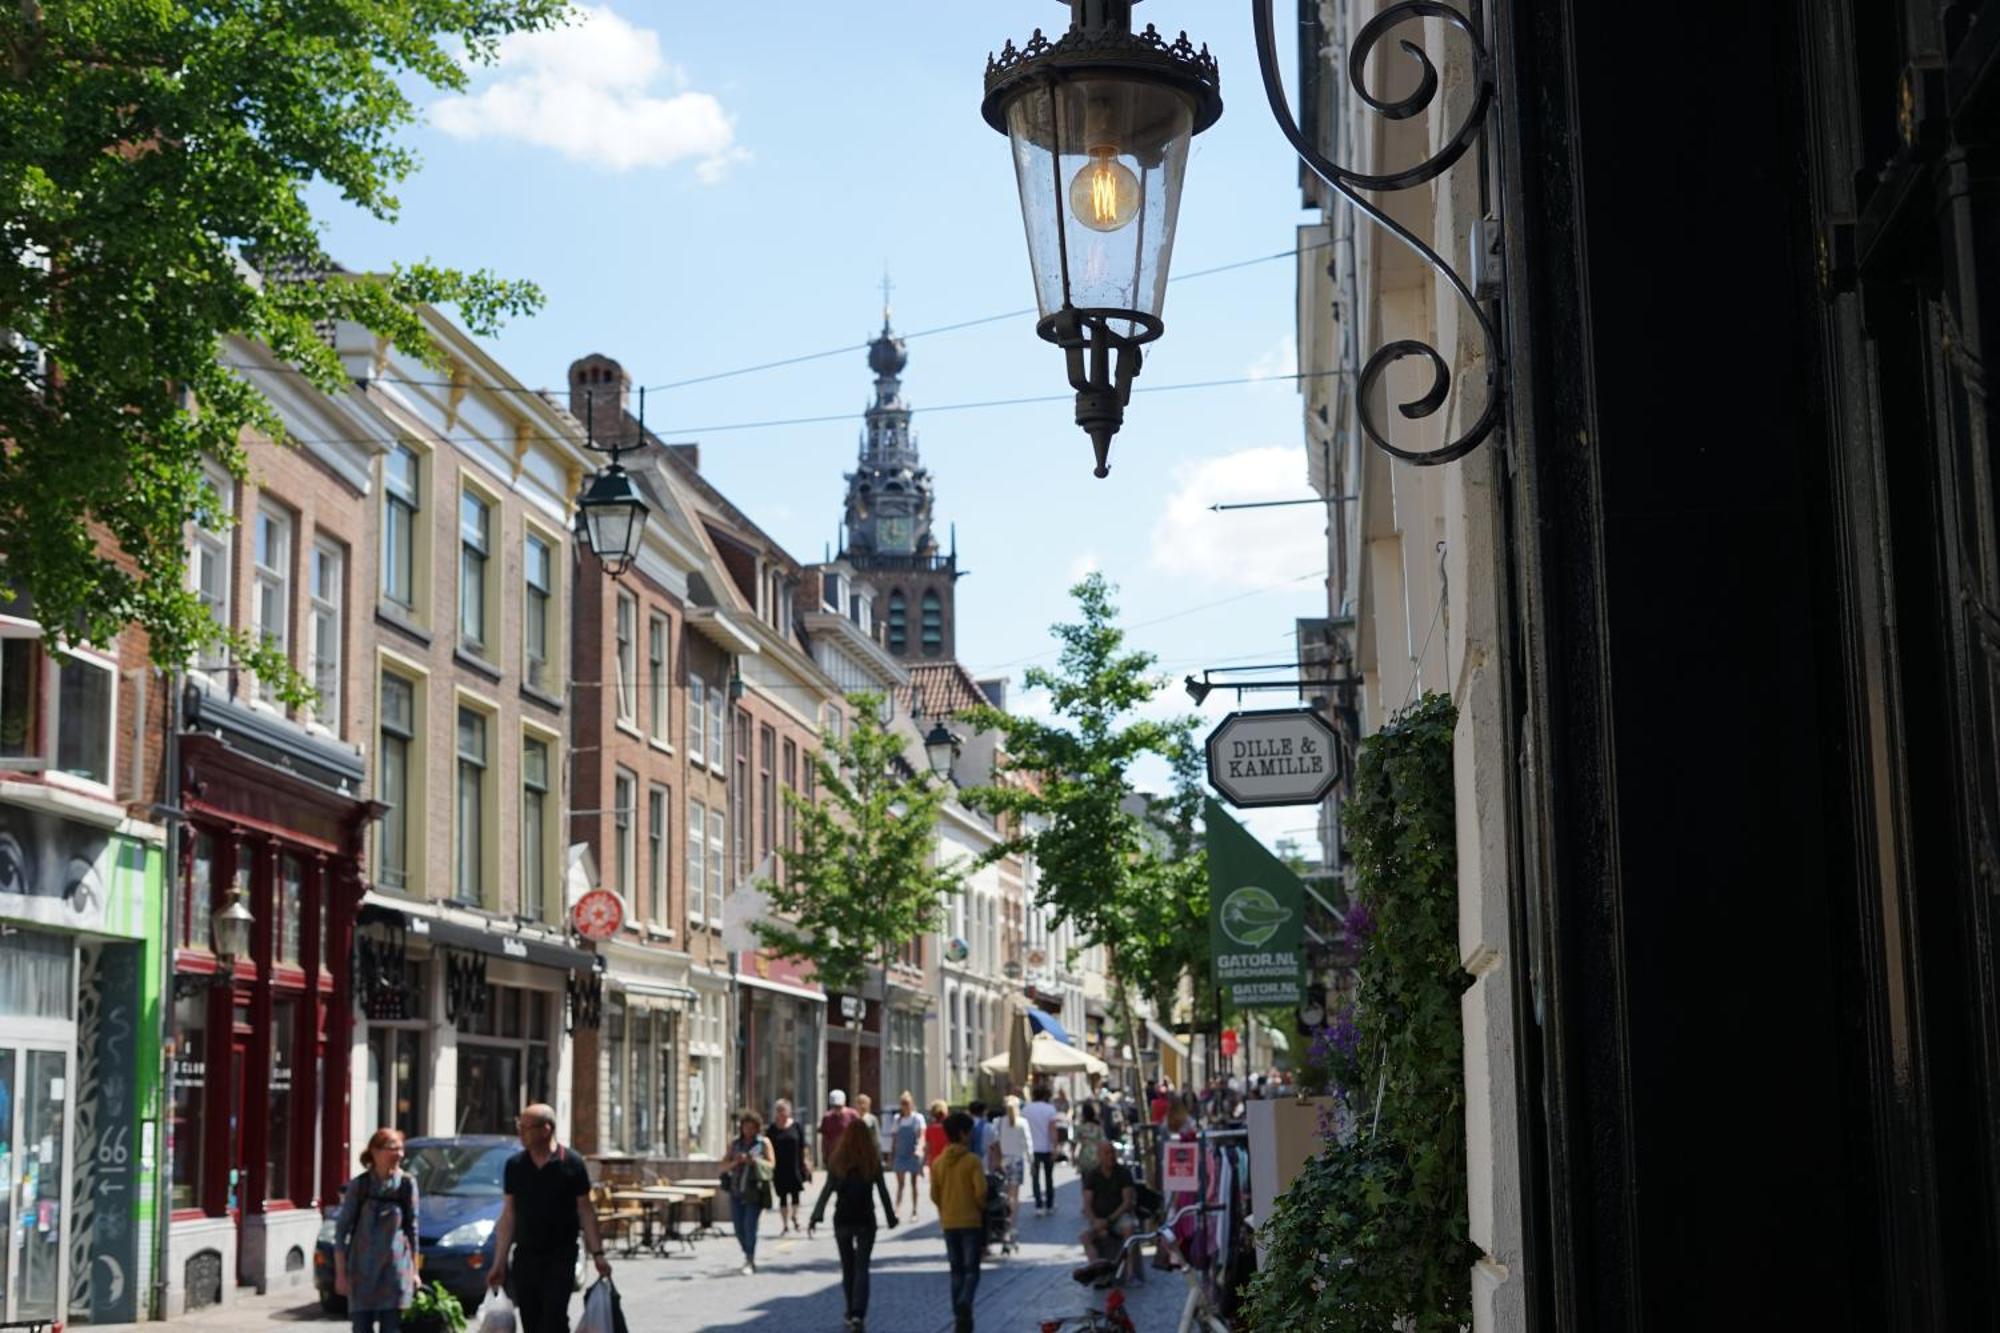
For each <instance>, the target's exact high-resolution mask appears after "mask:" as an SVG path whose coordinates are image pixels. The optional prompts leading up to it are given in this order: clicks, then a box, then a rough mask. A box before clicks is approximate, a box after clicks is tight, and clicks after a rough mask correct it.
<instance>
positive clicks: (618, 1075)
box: [604, 992, 632, 1152]
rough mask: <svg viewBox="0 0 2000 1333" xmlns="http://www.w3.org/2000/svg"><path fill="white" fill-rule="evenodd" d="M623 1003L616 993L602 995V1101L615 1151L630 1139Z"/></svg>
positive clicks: (628, 1145) (624, 1147)
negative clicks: (626, 1128) (627, 1112)
mask: <svg viewBox="0 0 2000 1333" xmlns="http://www.w3.org/2000/svg"><path fill="white" fill-rule="evenodd" d="M627 1053H628V1048H627V1047H626V1044H625V1005H624V1002H623V1001H622V1000H621V999H620V998H619V996H618V995H617V993H616V992H614V993H612V994H610V995H607V996H605V997H604V1057H605V1059H604V1064H605V1068H604V1102H605V1107H606V1110H607V1112H608V1115H609V1117H610V1123H609V1125H607V1126H606V1133H607V1136H608V1141H609V1143H610V1145H611V1148H612V1151H614V1152H626V1151H628V1150H629V1149H630V1148H631V1146H632V1145H631V1142H630V1141H629V1140H628V1139H627V1138H626V1137H625V1060H626V1056H627Z"/></svg>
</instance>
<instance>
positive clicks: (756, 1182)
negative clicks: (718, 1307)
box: [722, 1111, 778, 1277]
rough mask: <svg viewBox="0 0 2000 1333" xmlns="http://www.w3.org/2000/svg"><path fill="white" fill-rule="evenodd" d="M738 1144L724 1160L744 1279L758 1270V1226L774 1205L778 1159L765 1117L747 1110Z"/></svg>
mask: <svg viewBox="0 0 2000 1333" xmlns="http://www.w3.org/2000/svg"><path fill="white" fill-rule="evenodd" d="M737 1125H738V1130H737V1135H736V1141H735V1142H734V1143H732V1144H730V1145H729V1155H728V1156H727V1157H725V1158H723V1160H722V1170H723V1179H724V1180H726V1181H727V1182H728V1183H729V1201H730V1220H731V1222H733V1223H734V1225H735V1227H736V1243H737V1244H738V1245H740V1246H742V1247H743V1270H742V1271H743V1276H745V1277H749V1276H750V1275H751V1274H752V1273H755V1272H756V1271H757V1223H758V1222H759V1220H761V1219H762V1218H763V1216H764V1210H765V1209H766V1208H769V1207H770V1206H771V1177H772V1175H773V1174H774V1173H775V1172H776V1171H777V1169H778V1160H777V1157H776V1155H775V1154H774V1153H773V1152H772V1151H771V1141H770V1140H769V1139H767V1138H765V1137H764V1117H763V1116H760V1115H758V1114H757V1113H756V1112H755V1111H745V1112H744V1113H743V1115H742V1116H741V1118H739V1119H738V1121H737Z"/></svg>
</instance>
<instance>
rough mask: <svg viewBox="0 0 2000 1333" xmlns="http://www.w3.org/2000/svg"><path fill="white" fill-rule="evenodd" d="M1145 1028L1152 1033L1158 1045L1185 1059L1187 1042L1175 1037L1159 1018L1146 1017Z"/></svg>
mask: <svg viewBox="0 0 2000 1333" xmlns="http://www.w3.org/2000/svg"><path fill="white" fill-rule="evenodd" d="M1146 1030H1147V1031H1148V1032H1150V1033H1152V1034H1153V1036H1154V1038H1155V1039H1156V1040H1158V1041H1159V1043H1160V1045H1162V1046H1164V1047H1166V1048H1167V1049H1168V1050H1170V1051H1172V1052H1173V1053H1174V1054H1175V1055H1177V1056H1179V1057H1180V1058H1181V1059H1183V1060H1185V1059H1187V1058H1188V1048H1187V1043H1186V1042H1184V1041H1182V1040H1181V1039H1180V1038H1179V1037H1176V1036H1175V1035H1174V1034H1173V1033H1172V1031H1170V1030H1169V1029H1168V1028H1167V1027H1166V1026H1165V1025H1164V1024H1162V1023H1161V1022H1160V1020H1159V1019H1157V1018H1154V1017H1152V1016H1150V1015H1148V1016H1147V1018H1146Z"/></svg>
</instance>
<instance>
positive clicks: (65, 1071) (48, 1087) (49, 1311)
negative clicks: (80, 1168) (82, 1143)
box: [0, 1046, 70, 1322]
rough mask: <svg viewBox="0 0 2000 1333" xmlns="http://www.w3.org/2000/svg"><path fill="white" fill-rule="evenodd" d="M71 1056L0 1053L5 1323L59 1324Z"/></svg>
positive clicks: (0, 1271)
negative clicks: (43, 1322) (4, 1231)
mask: <svg viewBox="0 0 2000 1333" xmlns="http://www.w3.org/2000/svg"><path fill="white" fill-rule="evenodd" d="M69 1086H70V1073H69V1052H68V1051H67V1050H63V1049H59V1048H57V1049H40V1048H36V1047H32V1046H0V1198H4V1199H5V1200H6V1205H7V1206H6V1219H5V1220H6V1225H7V1232H6V1235H7V1244H6V1249H5V1256H4V1262H0V1321H4V1322H24V1321H34V1320H49V1321H60V1320H61V1319H63V1318H64V1317H65V1316H66V1314H67V1306H68V1301H67V1300H66V1299H65V1297H66V1294H67V1293H66V1292H65V1290H64V1288H65V1286H66V1285H67V1284H66V1282H65V1276H66V1271H65V1270H66V1268H67V1265H66V1264H65V1262H64V1256H65V1254H66V1252H67V1251H68V1248H69V1241H68V1234H67V1223H68V1221H69V1173H68V1171H67V1170H66V1169H65V1163H66V1162H67V1161H68V1159H69V1125H68V1117H67V1116H65V1115H64V1111H65V1110H66V1109H67V1102H68V1097H69Z"/></svg>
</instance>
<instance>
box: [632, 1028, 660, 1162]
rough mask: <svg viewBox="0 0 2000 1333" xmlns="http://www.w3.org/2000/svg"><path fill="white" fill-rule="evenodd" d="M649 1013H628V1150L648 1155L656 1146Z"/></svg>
mask: <svg viewBox="0 0 2000 1333" xmlns="http://www.w3.org/2000/svg"><path fill="white" fill-rule="evenodd" d="M656 1054H657V1053H656V1052H655V1050H654V1048H653V1011H652V1010H651V1009H634V1010H633V1011H632V1148H633V1151H635V1152H640V1153H650V1152H653V1151H654V1150H655V1149H656V1148H657V1147H658V1146H659V1145H658V1143H657V1141H656V1140H655V1138H654V1132H655V1123H654V1119H653V1061H654V1057H655V1055H656Z"/></svg>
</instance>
